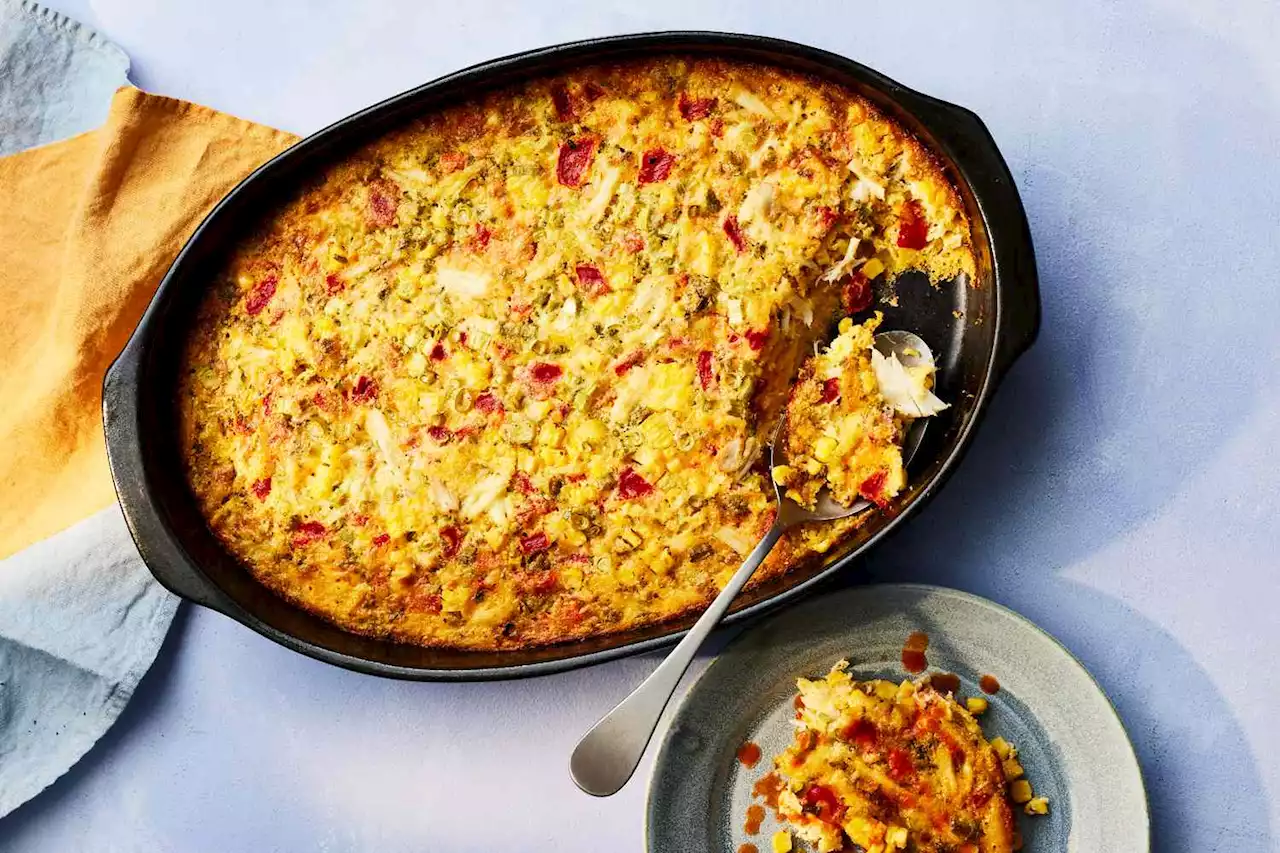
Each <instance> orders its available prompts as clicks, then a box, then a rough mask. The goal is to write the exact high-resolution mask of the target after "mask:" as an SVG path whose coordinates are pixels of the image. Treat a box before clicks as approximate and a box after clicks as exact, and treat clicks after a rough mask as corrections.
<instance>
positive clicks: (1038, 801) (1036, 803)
mask: <svg viewBox="0 0 1280 853" xmlns="http://www.w3.org/2000/svg"><path fill="white" fill-rule="evenodd" d="M1023 811H1025V812H1026V813H1027V814H1031V815H1036V814H1048V813H1049V800H1048V798H1047V797H1033V798H1032V799H1030V800H1028V801H1027V805H1026V806H1025V807H1024V808H1023Z"/></svg>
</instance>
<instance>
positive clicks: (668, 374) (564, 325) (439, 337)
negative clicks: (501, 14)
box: [177, 57, 974, 649]
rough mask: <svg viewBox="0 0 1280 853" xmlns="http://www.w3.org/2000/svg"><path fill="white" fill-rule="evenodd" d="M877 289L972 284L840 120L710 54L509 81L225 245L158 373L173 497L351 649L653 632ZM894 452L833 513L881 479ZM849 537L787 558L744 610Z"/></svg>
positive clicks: (848, 99) (914, 200)
mask: <svg viewBox="0 0 1280 853" xmlns="http://www.w3.org/2000/svg"><path fill="white" fill-rule="evenodd" d="M906 270H921V271H923V272H924V273H926V274H927V275H928V276H929V277H930V278H932V279H934V280H936V281H940V280H943V279H950V278H953V277H955V276H958V275H961V274H965V275H968V276H970V277H972V276H973V273H974V258H973V253H972V251H971V237H970V230H969V223H968V222H967V220H966V217H965V215H964V213H963V210H962V207H961V204H960V201H959V198H958V196H957V193H956V192H955V191H954V189H953V188H952V185H951V184H950V183H949V182H948V179H947V178H946V176H945V175H944V174H943V172H942V171H941V169H940V168H939V167H938V166H937V164H936V163H935V161H934V160H933V159H932V158H931V156H930V155H929V153H928V152H927V151H926V150H925V149H924V148H922V147H921V145H920V144H919V143H918V142H917V141H916V140H915V139H914V138H912V137H911V136H910V135H908V134H906V133H905V132H904V131H903V130H902V129H901V128H900V127H898V126H897V125H895V124H894V123H892V122H891V121H889V120H887V119H886V118H885V117H884V116H882V115H880V114H879V113H878V112H876V110H875V109H874V108H873V107H872V106H870V105H869V104H868V103H867V102H865V101H863V100H862V99H860V98H859V97H857V96H855V95H854V94H852V93H850V92H848V91H845V90H843V89H840V88H838V87H835V86H833V85H830V84H827V83H824V82H820V81H818V80H816V79H812V78H809V77H806V76H803V75H799V74H795V73H791V72H786V71H782V70H778V69H775V68H771V67H767V66H758V65H751V64H741V63H735V62H728V61H722V60H718V59H711V58H682V57H664V58H656V59H650V60H643V61H636V62H632V63H627V64H620V65H608V66H598V67H588V68H583V69H579V70H575V71H573V72H571V73H569V74H567V75H566V76H562V77H555V78H549V79H539V80H534V81H530V82H528V83H526V84H523V85H519V86H516V87H515V88H511V89H507V90H504V91H499V92H494V93H490V94H487V95H484V96H483V97H481V98H479V99H477V100H475V101H474V102H471V103H466V104H461V105H458V106H455V107H451V108H448V109H446V110H444V111H442V112H440V113H437V114H432V115H429V116H424V117H423V118H422V119H420V120H418V121H415V122H412V123H410V124H409V125H407V126H405V127H404V128H403V129H401V130H399V131H396V132H394V133H392V134H390V135H388V136H386V137H384V138H382V139H380V140H378V141H376V142H374V143H373V144H370V145H369V146H367V147H366V148H364V149H362V150H360V151H358V152H356V153H355V154H353V155H352V156H350V157H349V158H348V159H346V160H345V161H343V162H341V163H338V164H337V165H335V166H333V167H332V168H330V169H329V170H328V171H327V172H326V173H324V174H321V175H318V176H317V177H316V178H315V179H314V180H313V181H312V182H310V183H309V184H308V185H307V186H305V187H304V188H302V189H300V190H299V192H298V193H297V195H296V197H295V198H293V199H291V200H290V201H288V202H287V203H285V204H284V205H283V206H281V207H280V208H279V209H277V210H275V211H272V212H271V213H270V214H269V215H267V216H266V217H265V218H264V220H263V221H262V222H261V223H260V224H259V225H258V227H257V228H256V230H255V231H254V232H253V233H252V234H251V235H250V236H249V237H248V238H246V239H245V240H244V241H242V242H241V243H240V244H239V246H238V247H237V249H236V250H235V252H234V253H233V255H232V256H231V257H229V258H228V260H227V263H226V265H225V268H223V269H221V270H218V271H216V273H215V274H214V281H213V283H212V286H211V288H210V291H209V293H208V295H207V297H206V298H205V300H204V303H203V305H202V308H201V311H200V314H199V317H198V319H197V324H196V327H195V329H194V331H193V333H192V337H191V339H190V342H189V345H188V347H187V350H186V354H185V362H184V365H183V367H182V373H181V381H180V387H179V389H178V395H177V405H178V407H179V415H180V422H181V448H182V452H183V455H184V458H185V464H186V469H187V476H188V479H189V482H190V484H191V487H192V491H193V493H194V495H195V497H196V500H197V501H198V504H199V506H200V508H201V510H202V512H203V514H204V516H205V518H206V519H207V522H208V525H209V527H210V529H211V530H212V531H213V533H214V534H215V535H216V536H217V537H218V538H219V539H220V540H221V541H222V543H223V544H224V545H225V547H226V548H227V549H228V550H229V551H230V552H231V553H232V554H234V555H235V556H236V557H237V558H238V559H239V560H240V561H241V562H243V564H244V565H245V566H246V567H247V568H248V570H249V571H250V572H252V573H253V575H254V576H256V577H257V578H258V579H259V580H260V581H261V582H262V583H264V584H265V585H267V586H268V587H270V588H271V589H273V590H274V591H275V592H277V593H278V594H280V595H281V596H283V597H285V598H287V599H288V600H290V601H292V602H294V603H296V604H298V605H299V606H302V607H304V608H307V609H308V610H311V611H313V612H315V613H317V614H319V615H320V616H322V617H324V618H326V619H328V620H330V621H332V622H334V623H336V624H338V625H340V626H342V627H343V628H345V629H347V630H350V631H354V632H358V633H362V634H368V635H373V636H382V637H389V638H394V639H397V640H400V641H405V642H411V643H418V644H422V645H430V646H449V647H455V648H476V649H493V648H517V647H528V646H534V645H540V644H547V643H554V642H558V641H564V640H570V639H574V638H581V637H586V636H591V635H599V634H605V633H609V632H614V631H619V630H624V629H628V628H633V627H637V626H640V625H644V624H649V623H654V622H658V621H662V620H666V619H670V618H673V617H676V616H679V615H681V614H684V613H686V612H688V611H690V610H693V609H696V608H699V607H701V606H703V605H705V603H706V602H707V601H709V600H710V598H711V597H712V596H714V595H715V593H716V592H717V591H718V590H719V588H720V586H721V585H722V584H723V583H724V582H725V581H726V580H727V579H728V577H729V576H730V575H731V574H732V572H733V570H734V569H735V568H737V566H738V565H739V564H740V562H741V560H742V559H743V556H744V555H745V554H746V553H747V552H748V551H749V550H750V549H751V548H752V547H753V546H754V544H755V543H756V541H757V539H758V538H759V536H760V535H761V534H762V533H763V531H764V530H765V529H767V528H768V526H769V524H770V521H771V518H772V515H773V512H774V502H773V492H772V484H771V483H770V472H769V471H768V470H767V465H765V464H764V461H763V460H762V454H761V452H760V451H761V448H762V446H763V444H764V442H765V441H766V440H767V438H768V436H769V435H770V434H771V430H772V427H773V424H774V423H775V422H776V419H777V417H778V414H779V413H780V412H781V410H782V407H783V406H784V405H785V403H786V400H787V394H788V390H789V388H790V386H791V382H792V377H793V376H795V375H796V371H797V369H798V368H799V365H800V363H801V361H803V360H804V358H805V357H806V356H807V355H808V354H810V353H811V352H812V351H813V344H814V342H815V341H822V340H824V339H825V337H826V334H827V330H828V329H829V328H830V325H831V322H832V320H833V318H834V317H836V316H838V315H839V314H848V315H852V316H854V317H855V318H857V319H858V320H867V319H870V318H871V314H870V313H869V311H870V309H872V308H873V307H874V305H873V302H874V300H873V293H874V292H875V290H876V289H875V288H873V287H872V282H875V281H877V280H886V281H888V280H891V279H892V278H893V277H895V276H896V275H898V274H899V273H901V272H904V271H906ZM859 328H862V329H864V331H866V333H867V334H869V327H868V326H862V327H859ZM849 334H854V333H853V332H850V333H849ZM856 334H863V333H862V332H858V333H856ZM865 390H866V394H865V395H864V397H865V399H866V400H867V401H868V405H872V402H870V401H873V400H874V398H875V394H873V393H871V391H870V389H865ZM852 391H853V389H852V388H850V389H849V390H848V391H847V392H845V393H848V395H849V396H848V397H847V398H844V399H843V400H841V399H838V400H837V402H838V403H839V404H840V405H841V406H842V407H843V408H849V409H850V416H855V415H856V413H854V412H852V407H853V406H854V403H855V395H854V394H853V393H852ZM858 399H863V397H859V398H858ZM875 405H879V404H878V403H877V404H875ZM899 426H900V425H896V426H895V425H892V424H888V423H886V424H885V425H884V429H883V430H882V433H883V435H882V436H881V438H882V439H883V441H884V443H885V448H884V451H883V452H882V453H880V454H879V455H878V456H875V461H873V458H872V457H873V455H871V454H868V455H867V457H866V460H865V462H866V464H865V465H861V463H859V464H860V465H861V467H859V468H858V470H857V472H856V474H854V475H852V479H853V480H857V481H858V488H861V487H862V485H863V484H865V483H866V482H867V480H868V479H869V478H874V477H876V476H878V475H879V474H881V473H883V475H884V478H885V483H886V484H892V483H900V482H901V478H902V471H901V459H900V455H899V456H898V457H896V458H895V457H894V455H893V453H892V451H891V450H890V449H889V448H888V444H889V443H891V442H892V440H893V439H894V436H896V435H898V433H900V429H899V428H898V427H899ZM895 430H897V432H895ZM877 466H878V467H877ZM851 482H852V480H851ZM888 488H889V486H886V489H888ZM884 493H885V494H888V491H885V492H884ZM860 523H862V522H861V520H860V519H857V518H855V519H851V520H848V521H845V522H840V523H836V524H831V525H826V526H822V527H813V528H804V529H799V530H797V531H794V532H793V533H791V534H789V535H788V536H787V538H786V539H785V540H784V541H783V542H782V543H780V545H779V547H778V548H777V549H776V550H775V552H774V554H773V555H772V556H771V558H770V560H769V561H768V562H767V563H766V564H765V566H764V567H763V568H762V570H761V571H760V572H759V573H758V574H757V579H756V583H759V582H762V581H766V580H768V579H769V578H771V577H774V576H776V575H778V574H779V573H781V572H785V571H787V570H788V569H789V568H790V567H793V566H795V565H797V564H798V563H800V562H801V561H802V560H804V559H805V558H806V557H808V556H811V555H814V554H819V553H822V552H824V551H826V550H827V549H829V548H830V547H832V545H834V544H835V543H837V542H838V541H840V540H841V539H842V537H845V536H848V535H849V534H850V532H851V531H853V530H854V529H855V527H856V526H857V525H858V524H860Z"/></svg>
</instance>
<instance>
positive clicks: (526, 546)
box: [520, 533, 551, 554]
mask: <svg viewBox="0 0 1280 853" xmlns="http://www.w3.org/2000/svg"><path fill="white" fill-rule="evenodd" d="M550 547H551V540H550V539H548V538H547V534H545V533H535V534H533V535H532V536H526V537H524V538H523V539H521V540H520V551H521V552H522V553H524V554H537V553H538V552H539V551H545V550H547V549H548V548H550Z"/></svg>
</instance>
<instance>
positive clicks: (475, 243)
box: [471, 222, 493, 252]
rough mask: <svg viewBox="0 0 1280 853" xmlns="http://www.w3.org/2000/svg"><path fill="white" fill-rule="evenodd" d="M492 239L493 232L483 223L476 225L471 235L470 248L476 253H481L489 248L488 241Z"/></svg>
mask: <svg viewBox="0 0 1280 853" xmlns="http://www.w3.org/2000/svg"><path fill="white" fill-rule="evenodd" d="M492 237H493V232H492V231H490V230H489V229H488V227H486V226H485V225H484V224H483V223H480V222H477V223H476V230H475V233H474V234H472V235H471V247H472V248H473V249H475V250H476V251H477V252H483V251H484V250H485V249H487V248H489V240H490V239H491V238H492Z"/></svg>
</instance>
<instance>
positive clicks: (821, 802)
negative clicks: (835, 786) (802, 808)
mask: <svg viewBox="0 0 1280 853" xmlns="http://www.w3.org/2000/svg"><path fill="white" fill-rule="evenodd" d="M804 802H805V805H807V806H808V807H809V808H811V809H813V813H814V814H815V815H817V817H818V820H820V821H823V822H824V823H839V822H840V816H841V815H842V814H844V807H843V806H841V805H840V801H839V800H838V799H836V795H835V792H834V791H832V790H831V789H830V788H828V787H827V786H826V785H810V786H809V787H808V788H807V789H806V790H805V792H804Z"/></svg>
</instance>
